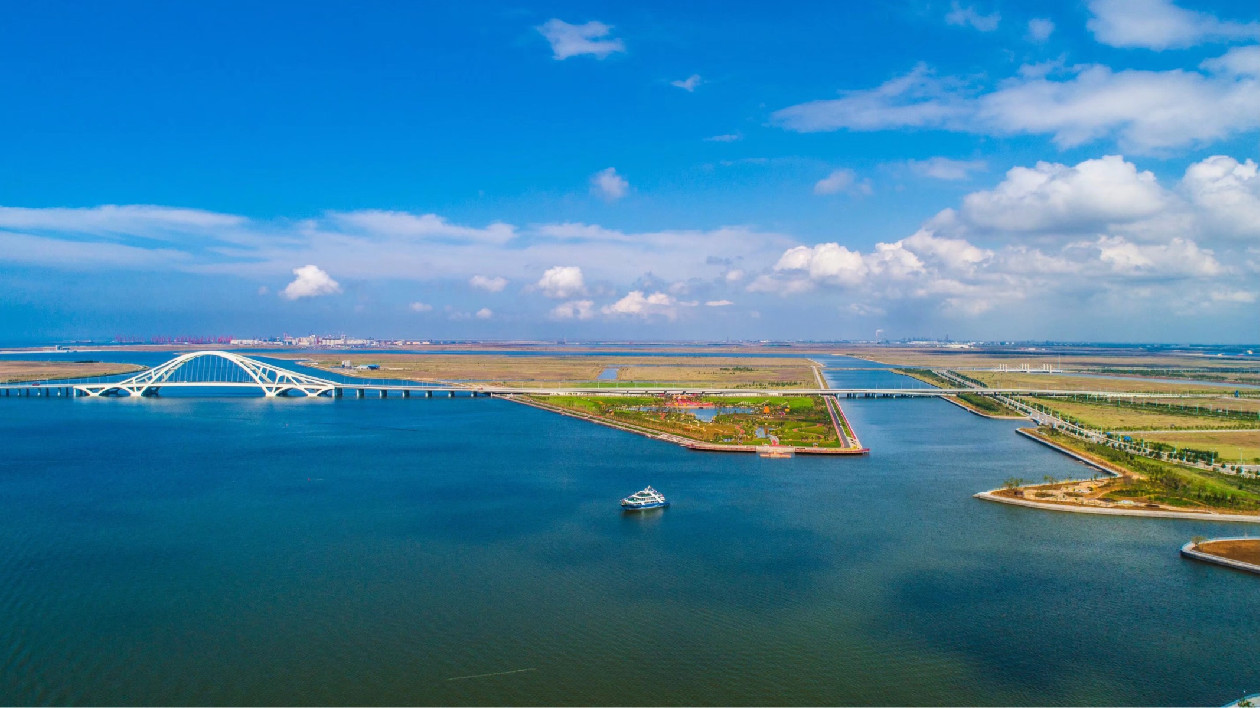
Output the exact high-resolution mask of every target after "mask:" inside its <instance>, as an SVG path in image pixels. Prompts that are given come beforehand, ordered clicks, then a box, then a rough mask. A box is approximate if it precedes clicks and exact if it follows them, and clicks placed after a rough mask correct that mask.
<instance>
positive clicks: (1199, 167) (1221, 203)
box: [1181, 155, 1260, 238]
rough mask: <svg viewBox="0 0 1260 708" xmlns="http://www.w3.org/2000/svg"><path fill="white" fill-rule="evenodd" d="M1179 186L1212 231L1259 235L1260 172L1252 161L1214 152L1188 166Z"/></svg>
mask: <svg viewBox="0 0 1260 708" xmlns="http://www.w3.org/2000/svg"><path fill="white" fill-rule="evenodd" d="M1181 187H1182V190H1183V191H1184V192H1185V193H1186V194H1187V196H1188V197H1189V198H1190V201H1191V202H1192V203H1193V204H1194V205H1195V206H1196V207H1198V210H1199V212H1200V213H1201V214H1202V218H1203V220H1204V222H1205V225H1206V226H1207V228H1208V229H1209V230H1210V231H1211V232H1213V233H1216V234H1219V235H1221V236H1236V237H1247V238H1260V171H1258V170H1257V166H1256V163H1255V161H1253V160H1250V159H1249V160H1247V161H1245V162H1239V161H1238V160H1235V159H1234V158H1232V157H1229V156H1227V155H1214V156H1212V157H1209V158H1207V159H1205V160H1202V161H1200V162H1196V163H1194V164H1193V165H1190V167H1188V168H1187V169H1186V175H1185V177H1183V178H1182V180H1181Z"/></svg>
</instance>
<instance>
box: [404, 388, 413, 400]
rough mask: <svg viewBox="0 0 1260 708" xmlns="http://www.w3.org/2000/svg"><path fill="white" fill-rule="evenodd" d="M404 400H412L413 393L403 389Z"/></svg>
mask: <svg viewBox="0 0 1260 708" xmlns="http://www.w3.org/2000/svg"><path fill="white" fill-rule="evenodd" d="M403 398H411V391H409V390H407V389H405V388H404V389H403Z"/></svg>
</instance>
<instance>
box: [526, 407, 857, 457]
mask: <svg viewBox="0 0 1260 708" xmlns="http://www.w3.org/2000/svg"><path fill="white" fill-rule="evenodd" d="M531 399H532V400H533V401H535V402H537V403H539V404H542V405H547V406H554V407H556V408H560V409H562V410H568V411H571V412H575V413H578V414H581V415H584V416H589V417H592V418H596V419H601V420H603V421H604V422H607V423H610V424H613V425H620V426H624V427H628V428H634V429H640V430H648V431H652V432H657V433H669V434H672V435H679V436H682V437H686V438H690V439H692V440H698V441H701V442H706V443H712V444H717V445H723V444H725V445H768V444H771V442H772V440H771V438H772V437H773V438H775V439H777V440H778V443H779V444H780V445H792V446H797V447H833V448H838V447H842V446H843V443H842V442H841V440H840V437H839V436H838V435H837V434H836V430H835V427H834V426H833V424H832V422H831V416H830V415H829V414H828V412H827V406H826V404H825V403H824V402H823V400H822V398H821V397H820V396H757V395H754V396H746V397H694V398H686V399H680V398H675V397H653V396H634V397H630V396H626V397H623V396H617V397H611V396H534V397H531ZM710 416H711V417H712V419H711V420H706V419H707V418H710Z"/></svg>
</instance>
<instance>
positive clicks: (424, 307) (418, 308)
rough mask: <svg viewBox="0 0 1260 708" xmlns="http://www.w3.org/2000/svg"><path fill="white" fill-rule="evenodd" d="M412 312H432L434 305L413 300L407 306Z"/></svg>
mask: <svg viewBox="0 0 1260 708" xmlns="http://www.w3.org/2000/svg"><path fill="white" fill-rule="evenodd" d="M407 307H408V308H409V309H410V310H411V311H412V312H432V311H433V306H432V305H429V304H427V303H423V302H413V303H411V304H410V305H408V306H407Z"/></svg>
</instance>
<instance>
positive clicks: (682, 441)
mask: <svg viewBox="0 0 1260 708" xmlns="http://www.w3.org/2000/svg"><path fill="white" fill-rule="evenodd" d="M494 398H498V399H502V400H507V401H512V402H513V403H520V404H522V405H526V406H533V407H534V408H537V409H539V410H544V411H550V412H552V413H559V414H560V415H564V416H568V417H570V418H576V419H578V420H584V421H587V422H589V423H595V424H596V425H602V426H604V427H606V428H613V429H614V430H621V431H624V432H627V433H634V434H635V435H642V436H643V437H645V438H652V439H653V440H661V441H663V442H669V443H673V444H675V445H678V446H679V447H684V448H687V449H688V450H696V451H698V452H733V453H756V452H761V450H762V448H763V447H767V446H764V445H719V444H717V443H706V442H703V441H700V440H692V439H691V438H687V437H683V436H682V435H674V434H673V433H662V432H658V431H655V430H650V429H648V428H639V427H637V426H632V425H630V424H627V423H622V422H620V421H613V420H608V419H606V418H599V417H596V416H591V415H583V414H581V413H578V412H577V411H570V410H566V409H564V408H560V407H559V406H551V405H547V404H545V403H541V402H539V401H532V400H529V399H526V398H520V397H517V396H515V395H509V396H497V395H496V396H494ZM789 448H790V449H791V450H792V452H793V453H794V454H797V455H866V454H869V453H870V448H865V447H856V448H843V447H797V446H790V445H784V446H782V447H781V449H784V450H786V449H789Z"/></svg>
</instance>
